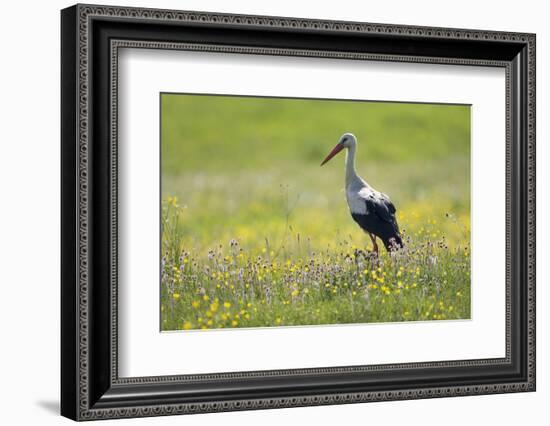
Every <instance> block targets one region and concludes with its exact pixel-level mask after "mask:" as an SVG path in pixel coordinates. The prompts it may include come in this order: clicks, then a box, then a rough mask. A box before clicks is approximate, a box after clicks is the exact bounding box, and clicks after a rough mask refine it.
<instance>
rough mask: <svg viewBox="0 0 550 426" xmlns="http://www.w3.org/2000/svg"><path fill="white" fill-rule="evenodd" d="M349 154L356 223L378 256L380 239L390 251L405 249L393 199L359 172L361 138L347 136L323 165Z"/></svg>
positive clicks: (349, 195)
mask: <svg viewBox="0 0 550 426" xmlns="http://www.w3.org/2000/svg"><path fill="white" fill-rule="evenodd" d="M344 148H345V149H347V153H346V199H347V202H348V206H349V210H350V213H351V217H353V220H355V222H357V224H358V225H359V226H360V227H361V229H363V231H365V232H366V233H367V234H369V236H370V238H371V240H372V244H373V250H374V252H375V253H376V254H378V245H377V244H376V237H378V238H380V239H381V240H382V242H383V243H384V246H385V247H386V250H388V252H389V251H392V250H396V249H398V248H401V247H403V240H402V239H401V234H400V233H399V226H398V225H397V220H396V219H395V206H394V205H393V203H392V202H391V201H390V198H389V197H388V196H387V195H386V194H383V193H382V192H378V191H376V190H375V189H374V188H372V187H371V186H370V185H369V184H368V183H367V182H365V181H364V180H363V179H362V178H361V177H360V176H358V175H357V172H356V171H355V152H356V150H357V139H356V138H355V136H354V135H352V134H351V133H345V134H344V135H342V137H341V138H340V141H339V142H338V143H337V144H336V146H335V147H334V148H333V149H332V151H331V152H330V153H329V154H328V155H327V158H325V160H324V161H323V162H322V163H321V166H322V165H324V164H325V163H327V162H328V161H329V160H330V159H331V158H332V157H334V156H335V155H336V154H338V153H339V152H340V151H342V150H343V149H344Z"/></svg>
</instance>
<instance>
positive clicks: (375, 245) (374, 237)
mask: <svg viewBox="0 0 550 426" xmlns="http://www.w3.org/2000/svg"><path fill="white" fill-rule="evenodd" d="M369 237H370V239H371V241H372V251H374V252H375V253H376V256H378V244H376V235H374V234H371V233H370V232H369Z"/></svg>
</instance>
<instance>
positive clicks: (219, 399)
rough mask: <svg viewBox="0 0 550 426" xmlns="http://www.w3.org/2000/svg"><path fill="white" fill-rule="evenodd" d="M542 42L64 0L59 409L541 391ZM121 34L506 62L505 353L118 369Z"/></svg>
mask: <svg viewBox="0 0 550 426" xmlns="http://www.w3.org/2000/svg"><path fill="white" fill-rule="evenodd" d="M535 40H536V38H535V35H534V34H523V33H509V32H495V31H479V30H464V29H449V28H426V27H413V26H403V25H386V24H370V23H359V22H336V21H323V20H308V19H297V18H296V19H295V18H280V17H267V16H243V15H228V14H216V13H202V12H186V11H170V10H156V9H139V8H128V7H107V6H96V5H76V6H73V7H70V8H67V9H64V10H63V11H62V12H61V51H62V75H61V79H62V93H61V99H62V121H61V134H62V140H61V159H62V173H61V174H62V176H61V177H62V182H61V191H62V209H61V210H62V217H61V221H62V235H61V238H62V239H61V240H62V253H61V254H62V282H61V321H62V327H61V337H62V342H61V344H62V347H61V349H62V350H61V355H62V356H61V370H62V374H61V385H62V389H61V413H62V415H64V416H66V417H69V418H71V419H74V420H93V419H106V418H123V417H141V416H160V415H170V414H189V413H206V412H216V411H230V410H248V409H264V408H279V407H294V406H310V405H323V404H345V403H356V402H370V401H384V400H401V399H416V398H436V397H445V396H464V395H479V394H491V393H505V392H524V391H534V390H535ZM121 48H136V49H161V50H192V51H199V52H205V51H208V52H224V53H235V54H243V55H246V54H257V55H270V56H274V57H277V56H298V57H315V58H321V59H322V58H330V59H350V60H367V61H389V62H398V63H407V62H408V63H427V64H449V65H461V66H465V67H466V66H472V65H475V66H489V67H499V68H503V69H504V70H505V72H506V127H507V128H506V207H507V209H506V230H505V232H506V342H503V344H505V346H506V350H505V353H506V356H505V357H503V358H491V359H489V358H488V359H473V360H469V359H468V360H457V361H434V362H414V363H401V364H391V363H390V364H376V365H354V366H326V367H323V368H307V369H290V370H262V371H248V372H227V373H224V372H220V373H212V374H194V375H170V376H151V377H119V374H118V366H119V357H118V337H119V336H118V317H117V312H118V311H117V306H118V303H119V301H118V293H117V289H118V287H117V284H118V281H117V279H118V275H117V259H118V257H119V255H120V253H119V252H118V239H117V235H118V224H119V222H118V215H117V211H118V210H117V205H118V204H117V203H118V200H119V199H118V196H119V193H118V191H119V188H118V184H117V182H118V174H117V164H118V163H117V162H118V151H117V130H118V129H117V117H118V112H119V111H118V109H117V106H118V103H117V90H118V85H119V79H120V78H121V77H120V76H119V75H118V53H119V49H121ZM503 232H504V230H503ZM153 285H156V284H153ZM213 371H217V370H216V368H215V366H213Z"/></svg>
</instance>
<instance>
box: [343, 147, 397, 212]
mask: <svg viewBox="0 0 550 426" xmlns="http://www.w3.org/2000/svg"><path fill="white" fill-rule="evenodd" d="M356 149H357V145H356V144H355V143H353V144H351V145H350V147H349V148H348V151H347V153H346V181H345V185H346V201H347V203H348V207H349V210H350V212H351V213H354V214H361V215H368V214H369V210H368V208H367V203H366V202H365V200H367V199H369V198H371V199H373V198H374V199H387V200H389V197H388V196H387V195H386V194H383V193H381V192H379V191H377V190H376V189H374V188H373V187H371V186H370V185H369V184H368V183H367V182H365V181H364V180H363V179H362V178H361V176H359V175H358V174H357V172H356V170H355V152H356Z"/></svg>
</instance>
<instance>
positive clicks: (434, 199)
mask: <svg viewBox="0 0 550 426" xmlns="http://www.w3.org/2000/svg"><path fill="white" fill-rule="evenodd" d="M161 127H162V128H161V161H162V164H161V173H162V176H161V182H162V230H161V233H162V235H161V244H162V248H161V251H162V277H161V328H162V330H176V329H197V328H200V329H206V328H223V327H257V326H288V325H310V324H333V323H353V322H380V321H384V322H388V321H408V320H442V319H458V318H469V317H470V247H469V244H470V107H469V106H464V105H435V104H409V103H388V102H356V101H323V100H302V99H277V98H254V97H231V96H201V95H182V94H162V95H161ZM345 132H351V133H354V134H355V135H356V137H357V139H358V152H357V170H358V173H359V174H360V175H361V176H362V177H363V178H364V179H365V180H366V181H367V182H368V183H369V184H370V185H371V186H373V187H374V188H375V189H378V190H380V191H382V192H385V193H386V194H388V195H389V196H390V197H391V199H392V201H393V203H394V204H395V206H396V207H397V218H398V222H399V224H400V227H401V230H402V231H403V233H404V235H405V238H406V249H405V250H403V251H402V252H400V253H399V254H398V255H396V256H393V258H391V259H390V257H389V256H388V255H387V254H385V253H382V256H381V258H380V259H379V260H375V259H373V258H372V257H371V256H370V254H369V251H370V249H371V243H370V239H369V238H368V236H366V235H365V234H364V233H363V232H362V231H361V229H360V228H359V227H358V226H357V225H356V224H355V222H353V220H352V218H351V216H350V214H349V210H348V207H347V204H346V201H345V195H344V192H343V187H344V157H345V154H344V153H342V154H340V155H338V156H337V157H335V158H334V159H333V160H332V161H331V162H330V163H328V164H326V165H325V166H323V167H319V165H320V163H321V161H322V160H323V159H324V157H325V156H326V154H327V153H328V152H329V151H330V150H331V149H332V147H333V146H334V145H335V144H336V143H337V142H338V140H339V137H340V136H341V135H342V134H343V133H345ZM382 250H383V249H382Z"/></svg>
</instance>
